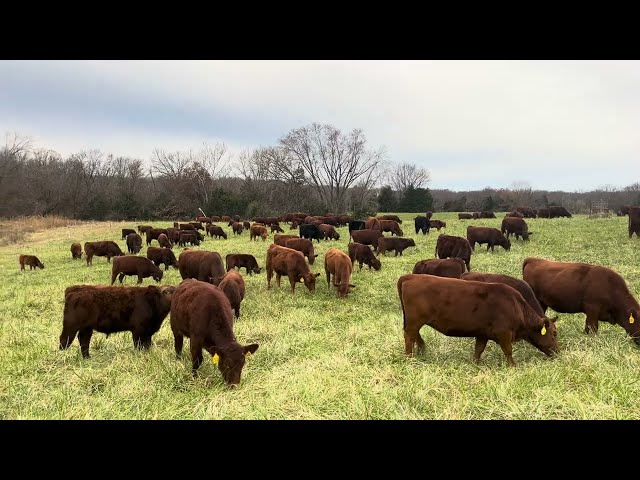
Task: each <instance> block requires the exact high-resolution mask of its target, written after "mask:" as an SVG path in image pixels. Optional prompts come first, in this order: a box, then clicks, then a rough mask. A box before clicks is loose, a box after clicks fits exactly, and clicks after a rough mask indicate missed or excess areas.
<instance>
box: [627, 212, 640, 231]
mask: <svg viewBox="0 0 640 480" xmlns="http://www.w3.org/2000/svg"><path fill="white" fill-rule="evenodd" d="M628 215H629V238H631V237H633V234H634V233H635V234H636V238H638V237H640V207H629V213H628Z"/></svg>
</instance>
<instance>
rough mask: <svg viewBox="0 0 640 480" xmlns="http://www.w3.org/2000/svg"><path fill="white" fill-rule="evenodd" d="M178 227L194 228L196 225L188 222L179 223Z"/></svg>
mask: <svg viewBox="0 0 640 480" xmlns="http://www.w3.org/2000/svg"><path fill="white" fill-rule="evenodd" d="M178 228H179V229H180V230H195V229H196V227H195V226H193V225H191V224H190V223H179V224H178Z"/></svg>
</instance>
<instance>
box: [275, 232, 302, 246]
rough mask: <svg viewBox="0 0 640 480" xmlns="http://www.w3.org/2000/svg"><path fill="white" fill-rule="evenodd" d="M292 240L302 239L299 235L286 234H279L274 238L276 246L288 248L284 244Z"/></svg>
mask: <svg viewBox="0 0 640 480" xmlns="http://www.w3.org/2000/svg"><path fill="white" fill-rule="evenodd" d="M290 238H300V237H299V236H297V235H285V234H281V233H278V234H276V235H274V236H273V243H275V244H276V245H280V246H281V247H286V245H285V244H284V242H285V241H286V240H289V239H290Z"/></svg>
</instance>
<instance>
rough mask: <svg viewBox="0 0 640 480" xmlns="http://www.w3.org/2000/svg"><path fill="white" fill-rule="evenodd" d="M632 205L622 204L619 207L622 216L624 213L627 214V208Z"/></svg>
mask: <svg viewBox="0 0 640 480" xmlns="http://www.w3.org/2000/svg"><path fill="white" fill-rule="evenodd" d="M631 207H632V205H623V206H622V207H621V208H620V213H621V214H622V216H624V215H629V209H630V208H631Z"/></svg>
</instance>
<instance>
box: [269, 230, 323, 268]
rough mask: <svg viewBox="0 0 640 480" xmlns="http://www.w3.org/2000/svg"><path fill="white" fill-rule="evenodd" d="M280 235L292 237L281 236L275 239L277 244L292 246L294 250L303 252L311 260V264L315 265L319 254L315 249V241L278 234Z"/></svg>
mask: <svg viewBox="0 0 640 480" xmlns="http://www.w3.org/2000/svg"><path fill="white" fill-rule="evenodd" d="M277 236H278V237H290V238H279V239H274V241H275V244H276V245H280V246H281V247H287V248H291V249H292V250H297V251H298V252H300V253H302V255H304V256H305V257H307V260H308V261H309V265H313V263H314V262H315V261H316V257H317V256H318V254H317V253H315V250H314V249H313V242H312V241H311V240H308V239H306V238H300V237H296V236H293V235H277Z"/></svg>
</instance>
